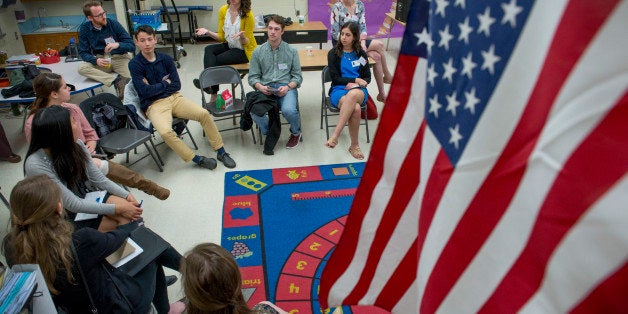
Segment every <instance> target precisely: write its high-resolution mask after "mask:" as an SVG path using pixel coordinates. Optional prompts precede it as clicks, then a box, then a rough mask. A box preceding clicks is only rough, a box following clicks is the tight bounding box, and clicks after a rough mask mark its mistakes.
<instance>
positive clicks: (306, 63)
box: [229, 49, 375, 77]
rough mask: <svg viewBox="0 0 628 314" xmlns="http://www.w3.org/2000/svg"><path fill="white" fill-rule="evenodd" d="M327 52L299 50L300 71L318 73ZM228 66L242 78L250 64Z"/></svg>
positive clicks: (372, 61) (247, 71)
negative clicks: (308, 52) (310, 52)
mask: <svg viewBox="0 0 628 314" xmlns="http://www.w3.org/2000/svg"><path fill="white" fill-rule="evenodd" d="M328 52H329V50H322V49H315V50H312V55H311V56H308V55H307V50H299V61H300V62H301V71H319V70H322V69H323V68H324V67H325V66H327V53H328ZM369 64H370V65H373V64H375V60H373V59H372V58H370V57H369ZM229 66H231V67H233V68H234V69H236V70H238V72H240V74H241V75H242V77H244V76H245V75H246V74H247V73H249V67H250V64H248V63H240V64H230V65H229Z"/></svg>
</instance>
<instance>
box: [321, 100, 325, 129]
mask: <svg viewBox="0 0 628 314" xmlns="http://www.w3.org/2000/svg"><path fill="white" fill-rule="evenodd" d="M323 110H325V104H323V103H321V130H322V129H323Z"/></svg>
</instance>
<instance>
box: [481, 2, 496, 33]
mask: <svg viewBox="0 0 628 314" xmlns="http://www.w3.org/2000/svg"><path fill="white" fill-rule="evenodd" d="M478 20H480V27H478V34H479V33H484V35H486V37H489V36H491V30H490V28H491V25H492V24H493V23H495V19H494V18H492V17H491V8H489V7H486V10H484V14H478Z"/></svg>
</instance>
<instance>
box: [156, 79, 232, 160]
mask: <svg viewBox="0 0 628 314" xmlns="http://www.w3.org/2000/svg"><path fill="white" fill-rule="evenodd" d="M146 116H148V119H150V121H151V122H152V123H153V126H154V127H155V130H157V133H159V135H161V138H163V140H164V142H166V144H168V146H170V148H172V150H174V151H175V153H177V155H179V157H181V159H183V160H184V161H185V162H189V161H190V160H192V158H193V157H194V152H193V151H192V150H191V149H190V148H189V147H188V146H187V145H186V144H185V143H184V142H183V141H182V140H181V139H180V138H179V137H178V136H177V133H175V132H174V130H173V129H172V117H177V118H181V119H188V120H194V121H198V122H199V123H200V124H201V127H203V131H205V136H206V137H207V140H208V141H209V144H210V145H211V146H212V148H213V149H214V150H218V149H220V148H221V147H222V146H223V143H222V137H221V136H220V133H219V132H218V128H216V124H215V123H214V119H212V117H211V115H210V114H209V111H207V110H205V109H204V108H202V107H201V106H199V105H197V104H195V103H194V102H193V101H191V100H189V99H187V98H185V97H183V95H181V93H179V92H177V93H174V94H172V95H170V96H168V97H166V98H162V99H159V100H157V101H155V102H153V103H152V104H151V105H150V107H148V110H146Z"/></svg>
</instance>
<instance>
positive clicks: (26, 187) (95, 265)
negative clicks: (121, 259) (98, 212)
mask: <svg viewBox="0 0 628 314" xmlns="http://www.w3.org/2000/svg"><path fill="white" fill-rule="evenodd" d="M61 195H62V194H61V190H60V189H59V186H58V185H57V184H54V182H52V180H51V179H50V178H48V177H47V176H45V175H37V176H32V177H27V178H26V179H24V180H22V181H20V182H18V183H17V184H16V185H15V187H14V188H13V190H12V191H11V197H10V207H11V230H10V232H9V234H8V235H7V237H6V238H5V240H4V241H3V254H4V255H5V256H6V258H7V263H8V264H9V266H13V265H15V264H39V267H40V268H41V270H42V274H43V276H44V279H45V280H46V285H47V286H48V290H50V292H51V294H52V299H53V301H54V302H55V305H56V306H57V307H58V308H63V309H64V310H65V311H67V312H68V313H89V312H90V308H91V306H92V305H93V306H95V307H96V309H97V310H98V311H99V312H100V313H126V312H129V309H130V310H131V311H132V312H133V313H148V312H149V309H150V307H151V306H150V304H151V302H152V303H153V304H154V306H155V308H156V309H157V312H158V313H168V311H169V310H170V305H169V303H168V291H167V289H166V283H165V278H164V273H163V269H162V268H161V267H162V266H166V267H168V268H172V269H175V270H178V269H179V266H180V264H181V259H182V257H181V255H180V254H179V253H178V252H177V251H176V250H175V249H174V248H172V247H168V248H167V249H166V250H165V251H164V252H162V253H161V254H160V255H159V256H158V257H157V258H156V259H155V260H154V261H152V262H150V263H149V264H148V265H147V266H145V267H144V268H143V269H142V270H140V271H139V272H138V273H137V274H136V275H134V276H133V277H131V276H129V275H127V274H126V273H124V272H122V271H120V270H118V269H117V268H114V267H112V266H111V265H110V264H109V263H108V262H107V260H106V258H107V256H109V255H111V254H112V253H113V252H115V251H116V250H118V249H119V248H120V246H121V245H122V244H123V243H124V242H125V240H126V239H127V238H128V237H129V235H130V234H131V231H133V230H134V229H135V228H137V227H138V223H137V222H131V223H129V224H126V225H123V226H119V227H118V228H117V229H115V230H112V231H109V232H107V233H101V232H98V231H96V230H94V229H92V228H82V229H79V230H76V231H75V230H74V227H73V226H72V224H71V223H69V222H68V221H67V220H65V219H64V216H65V213H64V211H63V203H62V201H61ZM72 246H74V249H75V250H76V255H75V254H73V252H72ZM78 267H81V269H82V271H83V274H84V276H85V277H83V276H82V275H81V273H80V272H79V268H78ZM114 282H115V283H116V284H117V286H114ZM86 286H88V287H89V293H90V294H91V296H92V299H93V302H94V303H93V304H91V301H90V297H89V296H88V294H87V293H88V292H87V289H86V288H85V287H86ZM117 289H119V292H120V293H121V294H123V295H124V296H125V297H126V299H127V300H128V302H129V303H128V304H126V303H124V302H120V301H121V300H120V299H119V294H117V292H116V291H117Z"/></svg>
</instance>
